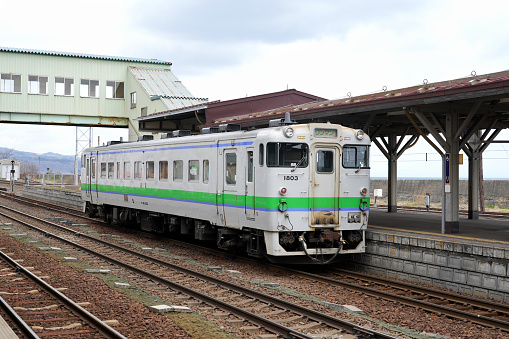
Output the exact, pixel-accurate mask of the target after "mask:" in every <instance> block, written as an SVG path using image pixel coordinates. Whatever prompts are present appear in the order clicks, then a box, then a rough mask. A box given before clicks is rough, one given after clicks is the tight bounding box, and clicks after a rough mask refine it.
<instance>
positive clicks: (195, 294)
mask: <svg viewBox="0 0 509 339" xmlns="http://www.w3.org/2000/svg"><path fill="white" fill-rule="evenodd" d="M2 210H3V212H1V213H0V215H2V216H4V217H6V218H9V219H11V220H13V221H15V222H16V223H20V224H23V225H24V226H25V227H30V228H31V229H32V230H35V231H37V232H42V233H44V235H45V236H46V237H51V238H52V239H57V240H58V241H59V242H63V243H65V244H66V245H67V246H70V247H72V248H75V249H76V248H77V249H79V250H80V251H85V252H87V253H88V254H89V255H92V256H94V257H99V258H101V260H102V261H104V262H105V264H103V265H102V266H105V265H115V266H117V267H121V268H123V269H125V270H128V271H129V272H131V273H130V274H132V272H135V273H136V274H137V275H139V276H141V277H144V278H145V279H147V281H151V282H152V283H154V282H155V283H157V284H158V285H159V287H164V288H166V289H168V290H171V291H175V292H177V293H180V294H181V296H180V298H179V299H180V300H185V301H186V303H188V304H195V305H197V306H199V307H202V308H203V307H209V308H210V310H211V311H212V312H216V313H217V312H220V313H224V314H226V315H227V314H234V315H235V316H236V317H237V318H236V319H233V320H231V321H232V323H233V322H235V321H237V322H238V323H239V324H240V325H242V326H244V327H245V328H246V330H247V329H249V328H250V327H257V328H259V329H261V330H262V331H266V332H268V333H273V334H276V335H280V336H284V337H288V338H312V337H313V336H314V335H318V334H327V335H334V334H338V333H345V332H347V333H351V334H354V335H356V336H358V337H361V338H362V337H369V338H394V337H393V336H391V335H388V334H385V333H381V332H378V331H374V330H371V329H368V328H363V327H360V326H357V325H356V324H353V323H350V322H347V321H344V320H341V319H338V318H335V317H332V316H329V315H327V314H324V313H323V312H319V311H316V310H313V309H310V308H306V307H303V306H300V305H297V304H294V303H292V302H288V301H286V300H283V299H279V298H276V297H274V296H271V295H268V294H266V293H263V292H260V291H257V290H254V289H251V288H245V287H242V286H239V285H237V284H233V283H230V282H228V281H226V280H222V279H219V278H216V277H214V276H212V275H207V274H204V273H200V272H197V271H193V270H190V269H187V268H184V267H181V266H179V265H176V264H173V263H171V262H168V261H167V260H161V259H158V258H156V257H154V256H152V255H147V254H145V253H142V252H140V251H133V250H131V249H128V248H125V247H123V246H120V245H116V244H113V243H110V242H107V241H104V240H102V239H97V238H95V237H91V236H88V235H86V234H83V233H80V232H77V231H76V230H73V229H70V228H68V227H63V226H61V225H58V224H55V223H51V222H48V221H46V220H42V219H39V218H36V217H32V216H28V215H26V214H25V213H21V212H19V211H15V210H12V209H9V208H7V207H5V206H2ZM5 211H8V213H5ZM13 214H16V215H24V217H25V218H26V217H30V218H31V219H32V220H35V221H36V223H37V224H38V226H35V225H31V224H28V223H26V222H23V221H21V220H19V219H17V218H16V217H14V216H13ZM43 224H44V225H45V226H41V225H43ZM48 226H50V227H51V228H52V229H54V230H56V229H58V231H56V233H60V232H64V233H65V234H62V233H60V234H61V235H57V234H54V233H53V232H55V231H54V230H53V231H51V232H50V231H49V230H48ZM69 233H71V234H73V235H74V236H76V237H75V238H74V240H75V241H71V240H68V239H67V238H68V237H69V236H68V235H69ZM78 242H79V243H78ZM69 250H72V249H69Z"/></svg>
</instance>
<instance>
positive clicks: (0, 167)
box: [0, 159, 21, 180]
mask: <svg viewBox="0 0 509 339" xmlns="http://www.w3.org/2000/svg"><path fill="white" fill-rule="evenodd" d="M13 165H14V180H18V179H19V171H20V168H21V167H20V166H21V163H20V162H19V161H16V160H13V159H0V179H10V178H11V170H12V168H13Z"/></svg>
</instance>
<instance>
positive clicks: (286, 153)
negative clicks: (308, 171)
mask: <svg viewBox="0 0 509 339" xmlns="http://www.w3.org/2000/svg"><path fill="white" fill-rule="evenodd" d="M267 166H268V167H295V168H297V167H300V168H303V167H307V166H308V145H307V144H302V143H299V144H294V143H285V142H281V143H276V142H269V143H268V144H267Z"/></svg>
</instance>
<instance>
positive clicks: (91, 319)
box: [0, 215, 126, 339]
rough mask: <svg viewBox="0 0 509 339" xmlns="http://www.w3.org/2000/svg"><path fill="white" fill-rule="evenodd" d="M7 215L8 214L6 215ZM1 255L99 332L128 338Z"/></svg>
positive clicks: (5, 255) (121, 338) (106, 335)
mask: <svg viewBox="0 0 509 339" xmlns="http://www.w3.org/2000/svg"><path fill="white" fill-rule="evenodd" d="M4 216H6V215H4ZM0 256H1V257H2V258H3V259H4V260H5V261H7V262H8V263H9V265H10V266H12V267H14V268H15V269H16V270H17V271H18V272H21V273H22V274H23V275H24V276H26V277H28V278H29V279H30V280H31V281H33V282H34V283H35V284H37V285H38V286H40V287H41V288H43V289H44V291H46V292H47V293H48V294H50V295H51V296H52V297H54V298H55V299H57V300H59V301H60V302H61V303H62V304H64V305H65V306H66V307H67V308H68V309H70V310H71V311H72V312H74V313H75V314H76V315H77V316H78V317H80V318H81V319H82V320H84V321H86V322H87V323H88V324H90V325H91V326H92V327H93V328H94V329H96V330H97V331H98V332H99V333H101V334H102V335H104V336H105V337H106V338H120V339H126V337H124V336H123V335H122V334H120V333H119V332H117V331H116V330H114V329H113V328H111V327H110V326H109V325H108V324H106V323H105V322H103V321H102V320H100V319H99V318H97V317H96V316H94V315H93V314H92V313H90V312H89V311H87V310H86V309H84V308H83V307H81V306H80V305H78V304H76V303H75V302H74V301H72V300H71V299H70V298H68V297H67V296H65V295H64V294H63V293H61V292H60V291H57V290H56V289H55V288H54V287H53V286H51V285H50V284H48V283H47V282H45V281H44V280H42V279H41V278H39V277H38V276H36V275H35V274H33V273H32V272H30V271H29V270H28V269H26V268H25V267H23V266H22V265H20V264H18V263H17V262H16V261H14V260H13V259H12V258H10V257H9V256H8V255H7V254H5V253H4V252H2V251H0Z"/></svg>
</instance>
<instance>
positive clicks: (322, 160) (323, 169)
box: [316, 151, 334, 173]
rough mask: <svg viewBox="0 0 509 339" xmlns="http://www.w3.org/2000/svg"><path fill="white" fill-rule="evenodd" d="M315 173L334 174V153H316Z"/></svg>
mask: <svg viewBox="0 0 509 339" xmlns="http://www.w3.org/2000/svg"><path fill="white" fill-rule="evenodd" d="M316 171H317V172H318V173H332V172H334V152H333V151H318V152H317V153H316Z"/></svg>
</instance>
